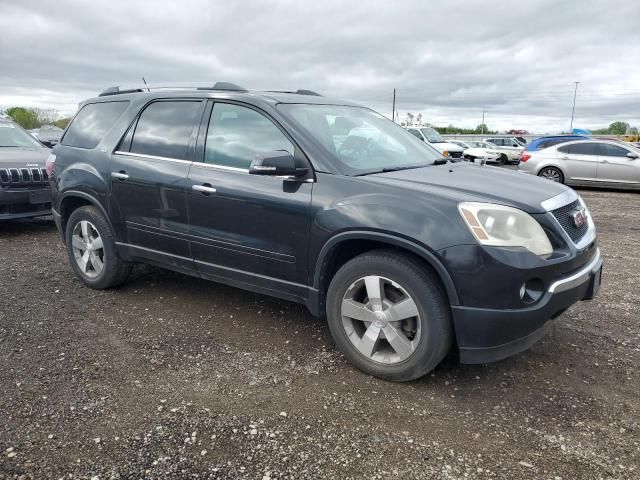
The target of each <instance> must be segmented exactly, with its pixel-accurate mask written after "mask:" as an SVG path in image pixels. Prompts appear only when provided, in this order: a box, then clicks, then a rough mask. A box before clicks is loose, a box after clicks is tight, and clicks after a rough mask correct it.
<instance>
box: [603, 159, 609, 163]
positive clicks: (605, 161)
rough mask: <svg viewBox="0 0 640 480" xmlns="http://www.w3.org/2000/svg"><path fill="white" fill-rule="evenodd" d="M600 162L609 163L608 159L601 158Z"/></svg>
mask: <svg viewBox="0 0 640 480" xmlns="http://www.w3.org/2000/svg"><path fill="white" fill-rule="evenodd" d="M601 162H602V163H609V160H606V159H603V160H601Z"/></svg>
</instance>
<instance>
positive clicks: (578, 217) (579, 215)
mask: <svg viewBox="0 0 640 480" xmlns="http://www.w3.org/2000/svg"><path fill="white" fill-rule="evenodd" d="M586 222H587V215H586V214H585V211H584V208H580V210H576V211H575V212H573V224H574V225H575V226H576V228H580V227H581V226H583V225H584V224H585V223H586Z"/></svg>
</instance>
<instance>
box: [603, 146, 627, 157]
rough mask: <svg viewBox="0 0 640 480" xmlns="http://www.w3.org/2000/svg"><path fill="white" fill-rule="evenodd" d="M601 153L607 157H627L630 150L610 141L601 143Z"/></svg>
mask: <svg viewBox="0 0 640 480" xmlns="http://www.w3.org/2000/svg"><path fill="white" fill-rule="evenodd" d="M599 145H600V155H603V156H605V157H626V156H627V153H629V151H628V150H627V149H625V148H622V147H618V146H617V145H611V144H609V143H601V144H599Z"/></svg>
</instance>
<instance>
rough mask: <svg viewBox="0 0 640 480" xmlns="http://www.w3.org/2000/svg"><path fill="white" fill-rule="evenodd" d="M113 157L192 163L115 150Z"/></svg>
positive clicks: (190, 161) (191, 161)
mask: <svg viewBox="0 0 640 480" xmlns="http://www.w3.org/2000/svg"><path fill="white" fill-rule="evenodd" d="M113 154H114V155H125V156H129V157H136V158H148V159H149V160H163V161H165V162H178V163H193V160H180V159H179V158H170V157H160V156H157V155H145V154H143V153H133V152H123V151H122V150H116V151H115V152H113Z"/></svg>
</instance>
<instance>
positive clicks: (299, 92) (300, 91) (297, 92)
mask: <svg viewBox="0 0 640 480" xmlns="http://www.w3.org/2000/svg"><path fill="white" fill-rule="evenodd" d="M267 92H269V93H292V94H294V95H311V96H314V97H321V96H322V95H321V94H319V93H318V92H314V91H313V90H304V89H298V90H267Z"/></svg>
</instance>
